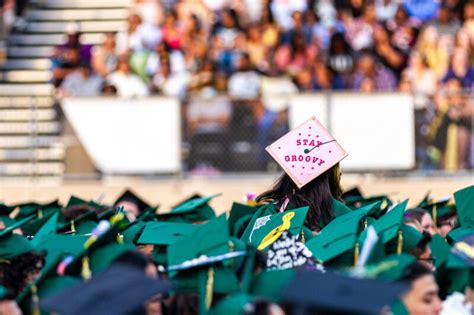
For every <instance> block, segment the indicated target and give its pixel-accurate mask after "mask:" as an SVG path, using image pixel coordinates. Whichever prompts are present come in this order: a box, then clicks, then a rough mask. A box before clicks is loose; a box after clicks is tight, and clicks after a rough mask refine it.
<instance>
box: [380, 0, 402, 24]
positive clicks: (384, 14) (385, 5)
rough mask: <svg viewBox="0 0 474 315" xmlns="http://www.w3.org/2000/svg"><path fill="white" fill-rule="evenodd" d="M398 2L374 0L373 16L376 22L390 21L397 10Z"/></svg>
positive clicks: (393, 0) (394, 0)
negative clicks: (374, 15) (375, 16)
mask: <svg viewBox="0 0 474 315" xmlns="http://www.w3.org/2000/svg"><path fill="white" fill-rule="evenodd" d="M398 5H399V2H398V1H396V0H375V14H376V15H377V20H379V21H381V22H385V21H389V20H391V19H392V18H393V17H394V16H395V14H396V12H397V8H398Z"/></svg>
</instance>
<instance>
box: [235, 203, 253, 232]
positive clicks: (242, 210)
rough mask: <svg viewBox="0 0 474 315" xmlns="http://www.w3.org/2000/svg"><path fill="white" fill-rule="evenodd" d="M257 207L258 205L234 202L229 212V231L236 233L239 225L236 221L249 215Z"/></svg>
mask: <svg viewBox="0 0 474 315" xmlns="http://www.w3.org/2000/svg"><path fill="white" fill-rule="evenodd" d="M257 209H258V206H247V205H244V204H241V203H237V202H234V203H233V204H232V208H231V209H230V214H229V218H228V220H227V221H228V222H229V228H230V233H231V234H232V235H237V232H238V229H239V228H240V226H238V225H237V223H238V222H239V221H240V219H242V218H249V216H250V217H251V216H252V215H253V214H254V213H255V212H256V211H257Z"/></svg>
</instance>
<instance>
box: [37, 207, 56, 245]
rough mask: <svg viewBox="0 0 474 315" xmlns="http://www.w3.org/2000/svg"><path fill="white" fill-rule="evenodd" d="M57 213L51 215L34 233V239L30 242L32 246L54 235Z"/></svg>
mask: <svg viewBox="0 0 474 315" xmlns="http://www.w3.org/2000/svg"><path fill="white" fill-rule="evenodd" d="M58 217H59V213H55V214H53V215H52V216H51V217H50V218H49V219H48V221H46V223H45V224H44V225H43V226H42V227H41V228H40V229H39V230H38V232H36V234H35V237H34V238H33V240H32V241H31V244H33V246H38V245H39V244H40V242H41V241H42V239H43V238H45V237H46V236H48V235H52V234H56V226H57V223H58Z"/></svg>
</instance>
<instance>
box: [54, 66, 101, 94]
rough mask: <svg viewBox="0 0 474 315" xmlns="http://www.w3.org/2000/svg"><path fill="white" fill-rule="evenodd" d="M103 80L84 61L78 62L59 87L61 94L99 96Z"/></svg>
mask: <svg viewBox="0 0 474 315" xmlns="http://www.w3.org/2000/svg"><path fill="white" fill-rule="evenodd" d="M102 86H103V80H102V78H101V77H100V76H98V75H96V74H95V73H94V72H92V69H91V68H90V65H89V64H88V63H86V62H82V63H80V64H79V67H78V68H77V70H75V71H74V72H71V73H70V74H68V75H67V76H66V78H65V79H64V81H63V82H62V84H61V87H60V89H59V91H60V95H61V96H63V97H64V96H66V97H67V96H79V97H83V96H99V95H100V94H101V90H102Z"/></svg>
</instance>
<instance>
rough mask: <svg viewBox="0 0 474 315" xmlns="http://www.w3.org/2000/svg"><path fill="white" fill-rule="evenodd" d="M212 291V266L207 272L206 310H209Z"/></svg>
mask: <svg viewBox="0 0 474 315" xmlns="http://www.w3.org/2000/svg"><path fill="white" fill-rule="evenodd" d="M213 291H214V268H212V267H211V268H209V271H208V273H207V284H206V310H209V309H210V308H211V305H212V293H213Z"/></svg>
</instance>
